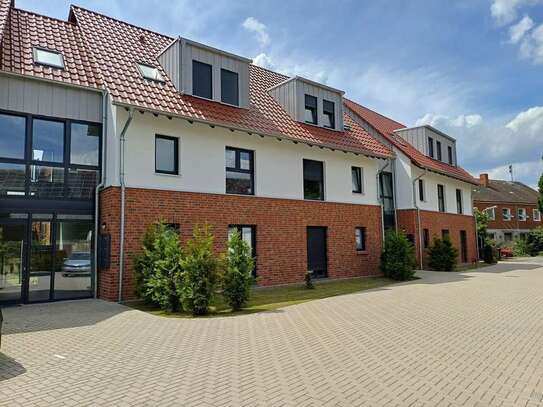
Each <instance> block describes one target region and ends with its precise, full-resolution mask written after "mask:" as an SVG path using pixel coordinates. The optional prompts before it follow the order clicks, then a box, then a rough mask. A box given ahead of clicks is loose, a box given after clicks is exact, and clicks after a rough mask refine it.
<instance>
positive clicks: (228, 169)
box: [224, 146, 255, 195]
mask: <svg viewBox="0 0 543 407" xmlns="http://www.w3.org/2000/svg"><path fill="white" fill-rule="evenodd" d="M228 150H230V151H234V152H235V157H236V158H235V160H236V164H235V165H236V166H235V167H228V166H227V165H226V157H225V163H224V168H225V171H224V181H225V192H226V193H227V194H230V195H255V152H254V151H253V150H247V149H244V148H238V147H231V146H226V147H225V149H224V152H225V154H226V151H228ZM241 152H243V153H248V154H249V155H250V157H251V161H250V164H249V169H248V170H245V169H243V168H241V159H240V154H239V153H241ZM227 172H238V173H240V174H250V175H251V192H250V193H240V192H228V188H227V186H226V181H227Z"/></svg>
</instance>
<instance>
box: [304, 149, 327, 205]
mask: <svg viewBox="0 0 543 407" xmlns="http://www.w3.org/2000/svg"><path fill="white" fill-rule="evenodd" d="M306 162H308V163H309V162H315V163H319V164H320V165H321V180H320V184H321V188H320V189H321V194H320V197H319V198H308V197H307V195H306V190H305V182H306V178H305V163H306ZM302 177H303V191H304V199H306V200H308V201H324V200H325V194H326V192H325V180H324V178H325V175H324V161H319V160H312V159H309V158H304V159H302Z"/></svg>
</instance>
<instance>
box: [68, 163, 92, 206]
mask: <svg viewBox="0 0 543 407" xmlns="http://www.w3.org/2000/svg"><path fill="white" fill-rule="evenodd" d="M99 174H100V173H99V171H97V170H87V169H80V168H70V169H69V170H68V180H67V183H68V191H67V193H68V198H71V199H93V198H94V194H95V189H96V185H98V177H99Z"/></svg>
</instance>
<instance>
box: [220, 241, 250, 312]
mask: <svg viewBox="0 0 543 407" xmlns="http://www.w3.org/2000/svg"><path fill="white" fill-rule="evenodd" d="M253 268H254V260H253V257H252V253H251V248H250V247H249V245H248V244H247V242H245V241H244V240H243V239H242V238H241V234H240V233H239V232H238V231H236V232H235V233H234V234H233V235H232V236H230V239H229V241H228V254H227V256H226V267H225V272H224V276H223V296H224V300H225V302H226V303H227V304H228V305H230V307H231V308H232V310H234V311H238V310H240V309H241V308H243V306H244V305H245V304H246V303H247V301H249V297H250V295H251V285H252V283H253V280H254V279H253V275H252V273H253Z"/></svg>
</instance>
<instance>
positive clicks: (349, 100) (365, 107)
mask: <svg viewBox="0 0 543 407" xmlns="http://www.w3.org/2000/svg"><path fill="white" fill-rule="evenodd" d="M345 100H347V101H348V102H351V103H352V104H354V105H356V106H359V107H361V108H363V109H366V110H369V111H370V112H372V113H375V114H376V115H378V116H381V117H382V118H383V119H387V120H390V121H391V122H394V123H396V124H399V125H400V126H403V127H404V128H407V126H406V125H405V124H403V123H400V122H399V121H396V120H394V119H391V118H390V117H388V116H385V115H384V114H382V113H379V112H377V111H376V110H373V109H370V108H369V107H367V106H364V105H362V104H360V103H358V102H355V101H354V100H352V99H349V98H347V97H346V98H345Z"/></svg>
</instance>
